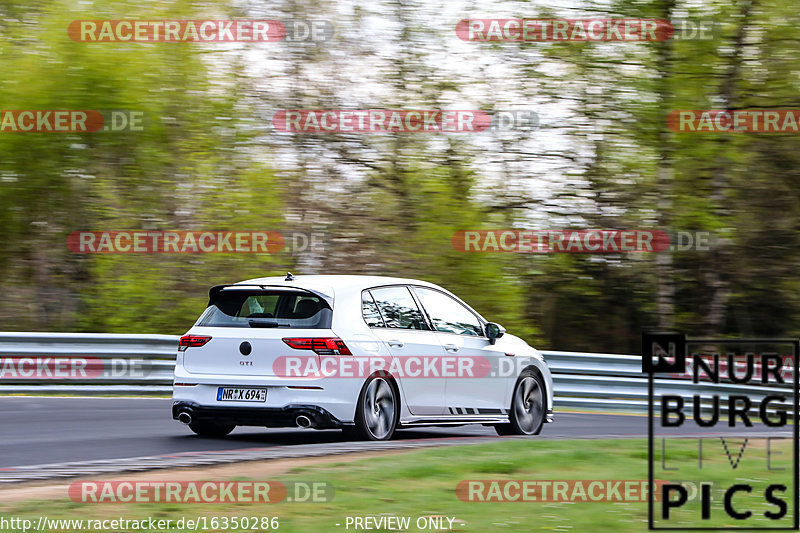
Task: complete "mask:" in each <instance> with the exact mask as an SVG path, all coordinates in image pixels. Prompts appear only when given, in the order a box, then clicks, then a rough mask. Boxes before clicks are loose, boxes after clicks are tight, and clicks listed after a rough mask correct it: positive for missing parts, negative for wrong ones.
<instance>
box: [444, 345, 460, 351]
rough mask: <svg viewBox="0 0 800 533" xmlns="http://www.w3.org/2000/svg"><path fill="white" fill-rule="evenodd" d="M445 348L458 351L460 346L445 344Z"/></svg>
mask: <svg viewBox="0 0 800 533" xmlns="http://www.w3.org/2000/svg"><path fill="white" fill-rule="evenodd" d="M444 349H445V350H447V351H448V352H457V351H458V346H456V345H455V344H445V345H444Z"/></svg>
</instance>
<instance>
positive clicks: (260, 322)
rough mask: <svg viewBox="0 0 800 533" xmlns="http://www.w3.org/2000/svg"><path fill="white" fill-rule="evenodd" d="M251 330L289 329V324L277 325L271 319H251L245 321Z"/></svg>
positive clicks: (276, 322) (275, 321)
mask: <svg viewBox="0 0 800 533" xmlns="http://www.w3.org/2000/svg"><path fill="white" fill-rule="evenodd" d="M247 323H248V324H250V327H251V328H290V327H292V325H291V324H279V323H278V321H277V320H273V319H271V318H251V319H250V320H248V321H247Z"/></svg>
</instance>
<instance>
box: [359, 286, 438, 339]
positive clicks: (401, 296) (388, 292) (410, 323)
mask: <svg viewBox="0 0 800 533" xmlns="http://www.w3.org/2000/svg"><path fill="white" fill-rule="evenodd" d="M369 292H370V293H372V297H373V298H374V299H375V303H376V304H377V305H378V310H379V311H380V314H381V317H383V321H384V323H385V324H386V327H387V328H403V329H429V328H428V324H427V323H426V322H425V319H424V318H423V317H422V313H421V312H420V310H419V307H417V302H416V301H414V297H413V296H411V292H410V291H409V290H408V288H407V287H381V288H379V289H371V290H370V291H369ZM377 327H380V325H378V326H377Z"/></svg>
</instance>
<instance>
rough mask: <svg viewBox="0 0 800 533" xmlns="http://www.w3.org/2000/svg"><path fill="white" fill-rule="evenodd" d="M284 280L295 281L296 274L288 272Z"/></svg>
mask: <svg viewBox="0 0 800 533" xmlns="http://www.w3.org/2000/svg"><path fill="white" fill-rule="evenodd" d="M283 281H294V276H293V275H292V273H291V272H287V273H286V278H285V279H284V280H283Z"/></svg>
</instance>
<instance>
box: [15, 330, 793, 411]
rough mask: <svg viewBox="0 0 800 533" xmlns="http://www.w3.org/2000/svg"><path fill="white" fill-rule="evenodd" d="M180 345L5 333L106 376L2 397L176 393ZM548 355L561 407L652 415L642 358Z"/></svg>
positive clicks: (162, 340)
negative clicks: (80, 361)
mask: <svg viewBox="0 0 800 533" xmlns="http://www.w3.org/2000/svg"><path fill="white" fill-rule="evenodd" d="M178 338H179V337H178V336H174V335H117V334H94V333H0V361H3V360H5V359H6V358H23V357H35V358H53V359H56V358H59V357H78V356H80V357H81V358H86V359H89V360H91V361H95V362H96V363H98V366H101V367H102V370H103V371H102V372H101V373H98V372H97V368H94V369H93V370H94V372H93V373H94V374H97V375H91V376H90V378H89V379H87V378H85V377H83V378H80V379H76V378H56V377H53V378H50V377H48V378H47V379H39V380H32V379H26V378H24V377H20V378H12V379H8V378H7V377H6V376H5V375H4V377H3V379H0V393H5V394H24V393H54V394H59V393H60V394H110V395H115V394H169V393H171V391H172V376H173V368H174V366H175V355H176V353H177V344H178ZM542 354H543V355H544V357H545V360H546V361H547V363H548V365H549V367H550V370H551V372H552V373H553V382H554V387H555V403H556V408H559V407H561V408H570V407H573V408H575V407H577V408H583V409H593V410H614V409H618V410H631V411H645V410H646V409H647V377H646V376H645V375H644V374H642V370H641V368H642V364H641V356H638V355H614V354H589V353H578V352H559V351H543V352H542ZM97 360H102V361H97ZM115 368H116V369H117V370H116V371H115ZM137 369H138V370H139V372H137V371H136V370H137ZM90 374H92V369H90ZM655 384H656V385H655V386H656V389H657V390H659V391H661V390H664V389H666V390H669V391H670V392H671V393H672V394H676V395H680V396H683V397H684V398H685V400H686V404H687V407H689V406H691V396H692V395H693V394H697V393H698V385H693V384H691V382H690V381H689V380H687V379H681V378H678V377H665V378H661V377H659V378H658V379H656V380H655ZM700 387H701V390H702V391H704V392H708V391H709V390H714V392H716V393H719V394H721V395H724V397H727V395H728V394H747V395H748V396H750V397H751V399H752V400H753V402H754V403H756V402H757V401H759V400H760V399H761V398H763V397H764V396H765V395H767V394H769V393H774V392H775V391H776V389H775V387H761V386H753V385H735V384H716V385H715V384H703V385H701V386H700ZM789 387H790V385H789V384H787V385H786V387H785V388H781V389H780V390H785V391H786V392H790V388H789ZM725 403H726V402H724V401H723V402H722V404H723V405H725Z"/></svg>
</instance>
